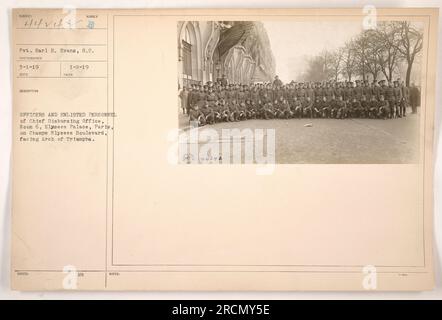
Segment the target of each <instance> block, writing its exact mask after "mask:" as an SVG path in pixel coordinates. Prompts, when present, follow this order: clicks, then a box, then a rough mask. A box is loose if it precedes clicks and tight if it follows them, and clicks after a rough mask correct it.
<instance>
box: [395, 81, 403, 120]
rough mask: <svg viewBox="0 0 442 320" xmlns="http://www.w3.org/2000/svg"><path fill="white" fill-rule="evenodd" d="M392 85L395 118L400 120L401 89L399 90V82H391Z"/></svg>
mask: <svg viewBox="0 0 442 320" xmlns="http://www.w3.org/2000/svg"><path fill="white" fill-rule="evenodd" d="M393 83H394V87H393V93H394V100H395V106H394V107H395V109H396V110H395V112H394V113H395V114H396V116H397V117H398V118H402V107H401V104H402V102H403V101H402V100H403V97H402V89H401V87H400V86H399V81H394V82H393Z"/></svg>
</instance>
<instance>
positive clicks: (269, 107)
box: [263, 102, 275, 120]
mask: <svg viewBox="0 0 442 320" xmlns="http://www.w3.org/2000/svg"><path fill="white" fill-rule="evenodd" d="M263 117H264V119H266V120H268V119H273V118H274V117H275V112H274V108H273V104H272V103H271V102H267V103H266V104H265V105H264V110H263Z"/></svg>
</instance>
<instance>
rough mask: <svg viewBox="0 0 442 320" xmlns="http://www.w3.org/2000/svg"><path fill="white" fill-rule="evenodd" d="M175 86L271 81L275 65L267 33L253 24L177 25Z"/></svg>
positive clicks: (219, 22)
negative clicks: (223, 81) (221, 82)
mask: <svg viewBox="0 0 442 320" xmlns="http://www.w3.org/2000/svg"><path fill="white" fill-rule="evenodd" d="M177 28H178V30H177V38H178V39H177V41H178V84H179V87H180V88H181V87H182V86H183V85H189V84H193V83H206V82H207V81H215V80H216V79H217V78H220V77H221V76H222V75H223V74H224V75H226V77H227V79H228V81H229V83H246V84H248V83H252V82H266V81H272V79H273V77H274V75H275V62H274V57H273V54H272V52H271V47H270V42H269V39H268V36H267V32H266V30H265V28H264V27H263V25H262V23H260V22H256V21H181V22H178V25H177Z"/></svg>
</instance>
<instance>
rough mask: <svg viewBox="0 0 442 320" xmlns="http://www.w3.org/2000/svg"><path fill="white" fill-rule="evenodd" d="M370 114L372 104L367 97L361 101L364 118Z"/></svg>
mask: <svg viewBox="0 0 442 320" xmlns="http://www.w3.org/2000/svg"><path fill="white" fill-rule="evenodd" d="M369 112H370V103H369V101H368V100H367V97H366V96H365V95H363V96H362V99H361V113H362V117H363V118H367V117H368V113H369Z"/></svg>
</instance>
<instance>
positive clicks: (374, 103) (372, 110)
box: [368, 95, 379, 119]
mask: <svg viewBox="0 0 442 320" xmlns="http://www.w3.org/2000/svg"><path fill="white" fill-rule="evenodd" d="M378 116H379V101H378V100H377V99H376V96H375V95H372V96H371V101H370V104H369V111H368V117H369V118H372V119H375V118H377V117H378Z"/></svg>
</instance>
